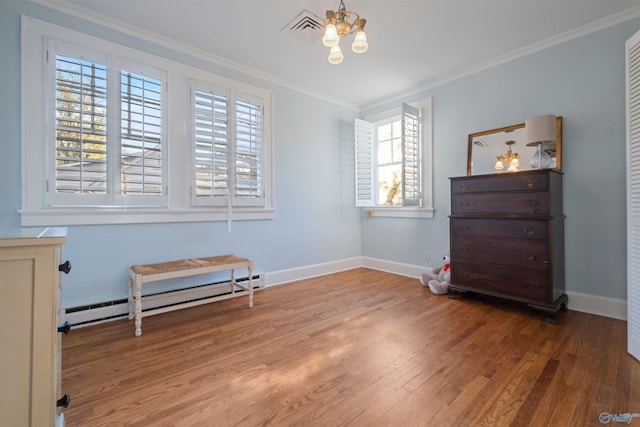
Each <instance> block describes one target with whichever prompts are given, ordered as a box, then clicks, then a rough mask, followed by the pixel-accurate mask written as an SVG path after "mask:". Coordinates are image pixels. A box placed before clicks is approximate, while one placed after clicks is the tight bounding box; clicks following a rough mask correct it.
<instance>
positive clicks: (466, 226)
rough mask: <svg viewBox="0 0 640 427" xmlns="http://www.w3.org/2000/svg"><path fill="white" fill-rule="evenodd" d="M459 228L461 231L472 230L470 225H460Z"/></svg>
mask: <svg viewBox="0 0 640 427" xmlns="http://www.w3.org/2000/svg"><path fill="white" fill-rule="evenodd" d="M459 230H460V231H469V230H471V226H470V225H461V226H460V227H459Z"/></svg>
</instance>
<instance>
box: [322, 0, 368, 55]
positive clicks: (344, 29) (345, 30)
mask: <svg viewBox="0 0 640 427" xmlns="http://www.w3.org/2000/svg"><path fill="white" fill-rule="evenodd" d="M366 23H367V20H366V19H362V18H360V15H358V14H357V13H355V12H350V11H348V10H347V8H346V7H345V5H344V1H343V0H340V6H339V7H338V10H336V11H333V10H327V17H326V18H325V19H324V36H322V44H323V45H325V46H326V47H328V48H330V49H329V62H330V63H332V64H339V63H341V62H342V60H343V59H344V55H343V54H342V50H341V49H340V39H341V38H343V37H345V36H348V35H349V34H352V33H354V32H355V33H356V35H355V37H354V39H353V43H352V44H351V50H353V51H354V52H355V53H365V52H366V51H367V49H369V44H368V43H367V35H366V34H365V32H364V25H365V24H366Z"/></svg>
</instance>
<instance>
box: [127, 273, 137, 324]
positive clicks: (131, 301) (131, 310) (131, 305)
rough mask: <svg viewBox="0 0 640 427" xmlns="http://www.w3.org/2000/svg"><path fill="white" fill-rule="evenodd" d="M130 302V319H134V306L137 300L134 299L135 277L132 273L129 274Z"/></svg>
mask: <svg viewBox="0 0 640 427" xmlns="http://www.w3.org/2000/svg"><path fill="white" fill-rule="evenodd" d="M128 303H129V316H128V318H129V320H133V314H134V313H133V310H134V306H135V301H134V300H133V279H132V278H131V275H129V299H128Z"/></svg>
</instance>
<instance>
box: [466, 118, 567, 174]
mask: <svg viewBox="0 0 640 427" xmlns="http://www.w3.org/2000/svg"><path fill="white" fill-rule="evenodd" d="M522 128H524V123H519V124H517V125H511V126H505V127H501V128H496V129H490V130H485V131H482V132H476V133H471V134H469V142H468V145H467V176H471V175H472V164H473V153H472V150H473V140H474V139H475V138H477V137H479V136H485V135H491V134H494V133H503V132H513V131H514V130H517V129H522ZM527 161H528V160H527ZM553 169H554V170H557V171H562V116H557V117H556V167H555V168H553ZM522 170H530V169H529V168H528V169H522ZM490 173H506V172H490ZM511 173H512V172H511ZM477 175H481V174H477Z"/></svg>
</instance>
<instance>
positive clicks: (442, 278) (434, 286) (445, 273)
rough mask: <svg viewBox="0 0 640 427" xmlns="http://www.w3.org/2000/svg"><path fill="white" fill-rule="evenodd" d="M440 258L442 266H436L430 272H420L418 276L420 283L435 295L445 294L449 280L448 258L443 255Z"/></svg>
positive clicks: (449, 267) (449, 265)
mask: <svg viewBox="0 0 640 427" xmlns="http://www.w3.org/2000/svg"><path fill="white" fill-rule="evenodd" d="M442 259H443V261H444V265H443V266H442V267H436V268H434V269H433V272H432V273H422V276H420V283H422V285H423V286H427V287H428V288H429V290H430V291H431V292H433V293H434V294H436V295H442V294H446V293H447V290H448V288H449V281H450V280H451V261H450V258H449V257H448V256H446V255H445V256H444V257H443V258H442Z"/></svg>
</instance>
